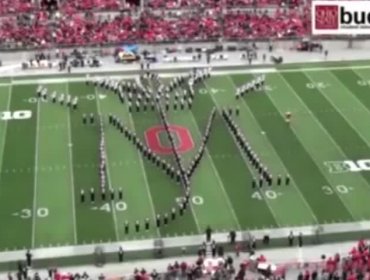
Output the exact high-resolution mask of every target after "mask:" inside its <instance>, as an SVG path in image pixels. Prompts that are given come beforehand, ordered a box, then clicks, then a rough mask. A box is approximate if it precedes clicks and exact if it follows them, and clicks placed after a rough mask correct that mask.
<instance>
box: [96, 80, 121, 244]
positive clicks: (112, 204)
mask: <svg viewBox="0 0 370 280" xmlns="http://www.w3.org/2000/svg"><path fill="white" fill-rule="evenodd" d="M94 91H95V100H96V105H97V109H98V114H99V115H100V116H101V117H102V115H101V108H100V103H99V96H98V91H97V88H96V87H95V89H94ZM98 121H100V119H99V120H98ZM106 143H107V142H106ZM105 156H106V158H107V176H108V180H109V185H110V189H113V187H112V184H113V182H112V177H111V176H110V162H109V158H108V152H107V150H105ZM111 208H112V215H113V221H114V230H115V234H116V240H117V241H119V240H121V238H120V235H119V230H118V222H117V213H116V205H115V203H114V201H111Z"/></svg>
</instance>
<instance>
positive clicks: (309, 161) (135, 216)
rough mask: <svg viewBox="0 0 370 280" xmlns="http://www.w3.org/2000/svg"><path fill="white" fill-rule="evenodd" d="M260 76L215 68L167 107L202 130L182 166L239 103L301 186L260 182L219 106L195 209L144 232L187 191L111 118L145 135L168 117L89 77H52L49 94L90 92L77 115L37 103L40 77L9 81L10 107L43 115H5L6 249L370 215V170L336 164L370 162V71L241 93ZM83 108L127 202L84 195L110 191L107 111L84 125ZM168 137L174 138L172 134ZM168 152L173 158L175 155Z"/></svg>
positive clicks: (173, 119)
mask: <svg viewBox="0 0 370 280" xmlns="http://www.w3.org/2000/svg"><path fill="white" fill-rule="evenodd" d="M320 65H321V64H320ZM320 65H318V66H320ZM345 65H347V64H345ZM359 65H360V64H359ZM298 68H299V67H298ZM123 78H124V77H123ZM252 78H253V76H252V75H249V74H235V75H223V76H213V77H212V78H210V79H209V80H206V81H205V82H204V83H201V84H199V85H198V86H197V87H196V97H195V102H194V104H193V108H192V110H185V111H174V110H173V109H172V108H171V109H170V111H169V112H167V117H168V121H169V123H170V124H175V125H181V126H183V127H186V128H187V129H188V130H189V131H190V133H191V135H192V139H193V142H194V148H193V149H192V150H191V151H188V152H187V153H183V154H182V155H181V156H182V161H183V165H184V166H185V167H186V168H187V167H188V166H189V164H190V161H191V159H192V158H193V157H194V156H195V155H196V153H197V150H198V148H199V146H200V142H201V137H202V135H203V134H204V130H205V127H206V124H207V120H208V117H209V114H210V112H211V110H212V108H214V107H216V108H218V109H219V110H220V109H222V108H225V107H226V108H235V107H236V106H238V108H239V109H240V115H239V116H238V117H234V119H235V121H236V122H237V123H238V125H239V127H240V129H241V131H242V132H243V134H244V135H245V136H246V138H247V140H248V141H249V143H250V144H251V146H252V147H253V148H254V150H255V151H256V152H257V154H258V156H259V157H260V159H261V160H262V162H263V163H264V164H266V165H267V166H268V168H269V170H270V171H271V172H272V173H273V174H274V175H277V174H281V175H285V174H290V176H291V177H292V182H291V184H290V186H280V187H277V186H273V187H272V188H264V189H262V190H253V189H252V188H251V180H252V178H254V177H257V176H258V174H257V173H256V171H255V170H254V169H253V167H252V166H251V165H250V163H249V162H248V160H247V159H246V158H245V157H244V156H243V155H242V154H241V152H240V149H239V147H238V146H237V145H236V141H235V139H234V138H233V136H232V134H231V133H230V132H229V130H228V128H227V126H226V124H225V121H224V120H223V118H222V117H221V115H220V114H219V112H218V113H217V114H216V118H215V120H214V126H213V128H212V132H211V137H210V140H209V142H208V145H207V149H206V152H205V154H204V157H203V159H202V161H201V163H200V165H199V167H198V169H197V170H196V171H195V173H194V175H193V177H192V184H191V189H192V194H191V196H192V207H191V210H190V211H186V212H185V215H184V216H183V217H181V218H178V219H176V220H175V221H174V222H172V223H170V224H169V225H168V226H165V227H161V228H160V229H157V228H155V227H153V226H152V227H151V229H150V230H149V231H144V230H141V231H140V232H139V233H135V232H134V231H133V224H134V223H135V221H140V222H141V223H142V222H143V220H144V219H146V218H149V220H150V223H151V225H153V224H154V220H155V215H156V214H158V213H159V214H162V215H163V214H164V213H169V212H170V210H171V208H172V207H175V206H176V203H177V202H176V199H177V198H178V197H181V196H182V195H183V190H182V188H181V186H180V185H179V184H177V183H176V182H175V181H174V180H173V179H171V178H169V177H168V176H167V175H166V174H164V172H163V171H162V170H161V169H160V168H158V167H157V166H155V165H154V164H153V163H151V162H150V161H148V160H147V159H145V158H143V157H142V156H141V154H139V153H138V151H137V150H136V149H135V148H134V146H133V144H132V143H130V142H129V141H127V139H126V138H124V137H123V135H122V134H121V133H120V132H118V131H117V130H116V129H115V128H113V127H112V126H110V125H109V124H108V119H107V115H108V114H109V113H114V114H115V115H117V116H119V118H120V119H121V120H122V121H123V123H124V124H125V125H126V126H127V127H128V128H130V129H131V130H132V131H135V132H136V133H137V135H138V137H140V138H141V140H142V141H143V142H144V143H146V142H145V141H146V138H145V131H146V130H147V129H149V128H150V127H153V126H157V125H161V123H160V119H159V117H158V113H156V112H153V111H151V110H149V111H146V112H133V113H132V114H130V113H129V112H128V109H127V106H126V105H124V106H123V105H121V104H120V103H119V101H118V98H117V97H116V96H115V95H114V94H113V93H112V92H110V91H107V90H104V89H100V88H99V89H95V88H94V87H93V86H88V85H85V83H83V82H69V83H63V82H60V83H57V82H56V83H54V84H45V86H46V87H47V88H48V89H49V91H50V92H51V91H53V90H56V91H58V92H69V93H70V94H71V95H74V96H75V95H76V96H79V97H80V98H81V99H80V102H79V109H78V110H77V111H70V110H69V109H68V108H67V107H63V106H60V105H58V104H51V103H47V102H39V103H36V102H35V100H34V98H33V97H34V96H35V89H36V87H37V85H35V84H22V85H19V84H16V83H15V84H6V83H8V82H9V81H10V80H9V79H3V80H2V82H3V83H4V84H2V85H1V86H0V110H1V111H11V112H14V111H18V110H30V111H31V112H32V117H31V118H30V119H25V120H9V121H0V169H1V173H0V219H1V221H2V230H1V231H0V250H6V249H8V250H13V249H21V248H26V247H27V248H29V247H45V246H58V245H67V244H69V245H72V244H87V243H99V242H109V241H116V240H133V239H142V238H155V237H158V236H176V235H185V234H196V233H202V232H204V230H205V228H206V227H207V226H208V225H210V226H211V227H213V228H214V229H215V230H216V231H227V230H230V229H243V230H244V229H256V228H259V229H261V228H271V227H285V226H299V225H310V224H315V223H332V222H350V221H358V220H364V219H366V220H369V219H370V208H369V207H367V205H368V203H367V201H368V197H370V181H369V180H370V175H369V174H370V173H369V172H366V171H363V172H352V173H350V172H347V173H335V174H334V173H330V172H329V169H328V167H327V166H326V165H325V162H326V161H343V160H354V161H356V160H360V159H368V158H369V155H370V136H369V133H368V124H367V121H366V120H367V119H369V117H370V96H369V94H368V91H369V85H370V82H369V81H370V70H369V69H364V68H361V69H354V68H353V69H331V70H330V69H329V70H328V69H327V70H325V69H320V70H319V69H318V71H312V70H310V71H306V72H305V71H304V69H298V70H297V72H283V71H282V72H276V73H271V74H268V75H267V87H266V88H265V89H263V90H260V91H259V92H254V93H250V94H247V95H246V96H245V97H244V98H243V99H240V100H236V99H235V97H234V92H235V88H236V87H237V86H239V85H241V84H243V83H245V82H247V81H249V80H251V79H252ZM162 82H163V83H165V84H166V83H168V82H169V79H163V80H162ZM148 86H150V87H153V84H150V83H149V84H148ZM171 104H172V103H171ZM287 111H290V112H292V113H293V120H292V123H291V124H290V125H288V124H287V123H286V122H285V120H284V114H285V112H287ZM83 113H94V114H95V115H96V116H97V115H98V114H100V115H101V117H102V118H103V123H104V131H105V136H106V146H107V156H108V173H107V175H108V176H107V181H108V182H107V183H108V186H109V187H110V188H113V189H115V190H118V189H120V188H121V189H122V190H123V195H124V200H123V201H120V202H117V201H115V202H110V201H101V199H100V198H97V201H96V202H95V203H90V202H86V203H83V204H82V203H81V202H80V200H79V199H80V191H81V190H85V192H86V193H87V195H88V192H89V189H90V188H94V189H95V190H96V191H97V192H98V191H99V175H98V164H99V162H98V158H99V153H98V144H99V124H98V123H97V119H96V121H95V123H94V124H88V125H83V124H82V114H83ZM3 114H4V113H3ZM160 141H161V143H162V144H163V145H169V142H168V138H167V135H165V134H164V133H163V134H161V135H160ZM176 141H179V139H177V140H176ZM161 157H162V158H164V159H165V160H166V161H168V162H170V163H172V164H174V156H173V155H161ZM87 200H88V199H87ZM125 221H128V222H129V223H130V225H131V230H130V232H129V234H125V232H124V223H125Z"/></svg>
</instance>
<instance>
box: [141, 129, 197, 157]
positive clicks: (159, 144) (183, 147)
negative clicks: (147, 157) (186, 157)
mask: <svg viewBox="0 0 370 280" xmlns="http://www.w3.org/2000/svg"><path fill="white" fill-rule="evenodd" d="M168 130H169V132H170V133H171V134H172V136H173V138H174V143H175V149H176V152H178V153H186V152H188V151H190V150H191V149H193V148H194V141H193V138H192V137H191V133H190V131H189V130H188V129H187V128H186V127H183V126H180V125H169V127H168ZM167 138H168V136H167V132H166V129H165V128H164V126H162V125H159V126H154V127H151V128H149V129H148V130H147V131H145V140H146V143H147V145H148V147H149V148H150V149H151V150H152V151H153V152H155V153H157V154H172V153H173V150H172V147H171V144H170V143H169V141H167V142H166V144H164V143H163V140H164V139H167Z"/></svg>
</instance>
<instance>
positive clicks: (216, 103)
mask: <svg viewBox="0 0 370 280" xmlns="http://www.w3.org/2000/svg"><path fill="white" fill-rule="evenodd" d="M203 84H204V85H205V86H206V88H207V89H208V90H209V86H208V84H207V83H206V82H203ZM209 95H210V97H211V98H212V100H213V102H214V104H215V105H216V106H217V107H218V108H220V104H219V103H218V102H217V100H216V99H215V98H214V97H213V96H212V94H209ZM222 121H224V120H223V117H222ZM227 130H228V131H229V128H227ZM229 133H230V134H231V138H232V139H233V141H234V144H235V145H236V147H237V149H238V150H239V152H240V155H241V157H242V158H243V161H244V163H245V165H246V167H247V168H248V170H249V172H250V173H251V174H252V176H254V171H253V170H252V169H251V167H250V166H249V164H248V161H247V160H246V158H245V155H244V153H243V151H242V150H241V148H240V146H239V144H238V143H237V142H236V139H235V137H234V135H233V134H232V133H231V132H230V131H229ZM261 193H262V197H263V198H264V200H265V203H266V205H267V207H268V208H269V209H270V212H271V214H272V216H273V217H274V220H275V222H276V223H277V225H278V226H279V227H280V226H281V224H280V222H279V219H278V218H277V217H276V215H275V212H274V211H273V209H272V208H271V205H270V204H269V202H268V200H267V199H266V196H265V193H264V192H262V191H261Z"/></svg>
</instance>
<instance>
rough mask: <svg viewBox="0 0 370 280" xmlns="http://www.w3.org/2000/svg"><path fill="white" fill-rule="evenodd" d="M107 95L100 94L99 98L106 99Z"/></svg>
mask: <svg viewBox="0 0 370 280" xmlns="http://www.w3.org/2000/svg"><path fill="white" fill-rule="evenodd" d="M106 97H107V96H106V95H105V94H99V99H104V98H106Z"/></svg>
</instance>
